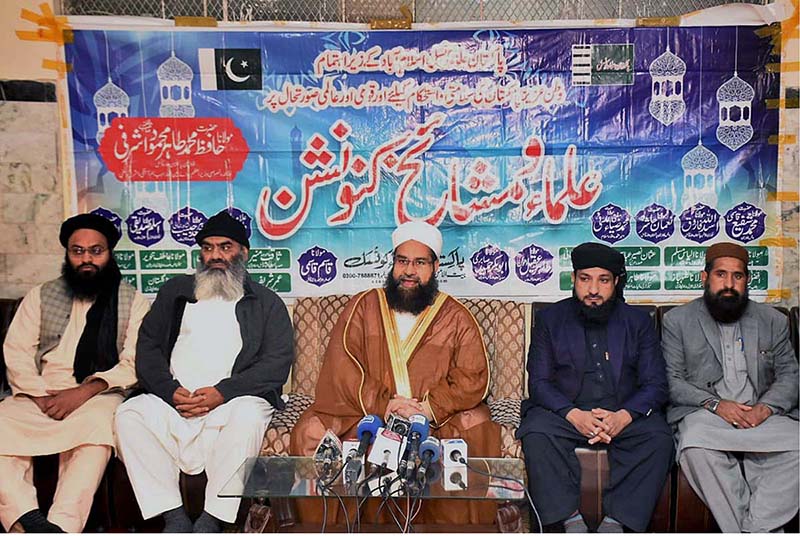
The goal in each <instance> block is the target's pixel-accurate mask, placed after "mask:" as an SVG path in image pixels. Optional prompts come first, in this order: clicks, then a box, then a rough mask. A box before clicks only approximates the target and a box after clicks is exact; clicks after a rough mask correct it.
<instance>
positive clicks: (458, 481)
mask: <svg viewBox="0 0 800 536" xmlns="http://www.w3.org/2000/svg"><path fill="white" fill-rule="evenodd" d="M442 487H443V488H444V490H445V491H459V490H465V489H467V468H466V467H464V466H463V465H462V466H460V467H445V468H444V476H443V477H442Z"/></svg>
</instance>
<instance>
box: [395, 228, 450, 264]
mask: <svg viewBox="0 0 800 536" xmlns="http://www.w3.org/2000/svg"><path fill="white" fill-rule="evenodd" d="M409 240H416V241H417V242H420V243H422V244H425V245H426V246H428V247H429V248H431V249H432V250H433V252H434V253H435V254H436V259H437V260H438V259H439V256H440V255H441V254H442V233H440V232H439V229H437V228H436V227H434V226H433V225H431V224H430V223H425V222H424V221H408V222H406V223H404V224H402V225H400V226H399V227H398V228H397V229H395V230H394V232H393V233H392V249H397V247H398V246H399V245H400V244H402V243H403V242H408V241H409Z"/></svg>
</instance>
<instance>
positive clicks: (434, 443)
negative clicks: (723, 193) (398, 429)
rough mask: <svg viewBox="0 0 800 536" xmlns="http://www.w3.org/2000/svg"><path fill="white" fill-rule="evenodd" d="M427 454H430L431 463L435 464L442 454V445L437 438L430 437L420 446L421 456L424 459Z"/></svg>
mask: <svg viewBox="0 0 800 536" xmlns="http://www.w3.org/2000/svg"><path fill="white" fill-rule="evenodd" d="M426 453H430V456H431V461H432V462H435V461H436V460H438V459H439V456H440V455H441V453H442V445H441V443H439V440H438V439H436V438H435V437H429V438H427V439H426V440H425V441H423V442H422V443H420V445H419V456H420V458H422V457H423V456H425V454H426Z"/></svg>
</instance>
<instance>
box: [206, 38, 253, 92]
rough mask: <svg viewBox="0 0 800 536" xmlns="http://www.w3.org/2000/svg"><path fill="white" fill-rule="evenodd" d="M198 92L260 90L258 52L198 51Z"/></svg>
mask: <svg viewBox="0 0 800 536" xmlns="http://www.w3.org/2000/svg"><path fill="white" fill-rule="evenodd" d="M197 59H198V61H199V63H200V89H203V90H206V91H214V90H228V89H258V90H260V89H261V50H259V49H257V48H198V49H197Z"/></svg>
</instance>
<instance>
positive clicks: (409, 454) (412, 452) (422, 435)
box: [397, 414, 430, 478]
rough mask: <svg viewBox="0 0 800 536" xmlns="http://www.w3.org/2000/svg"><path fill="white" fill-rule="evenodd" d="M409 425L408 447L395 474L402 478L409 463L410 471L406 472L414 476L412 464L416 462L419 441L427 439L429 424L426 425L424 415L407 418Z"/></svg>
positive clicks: (426, 421) (426, 420)
mask: <svg viewBox="0 0 800 536" xmlns="http://www.w3.org/2000/svg"><path fill="white" fill-rule="evenodd" d="M409 423H410V427H409V432H408V438H409V441H408V445H407V447H406V450H405V452H404V453H403V459H402V460H400V466H399V467H398V469H397V474H398V475H400V476H401V477H402V478H405V477H406V474H407V471H408V466H409V463H410V464H411V470H410V471H408V474H411V475H413V474H414V464H415V463H416V460H417V452H418V451H419V443H420V441H425V439H427V437H428V431H429V430H430V424H429V423H428V419H427V418H426V417H425V415H419V414H416V415H412V416H411V417H410V418H409Z"/></svg>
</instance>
